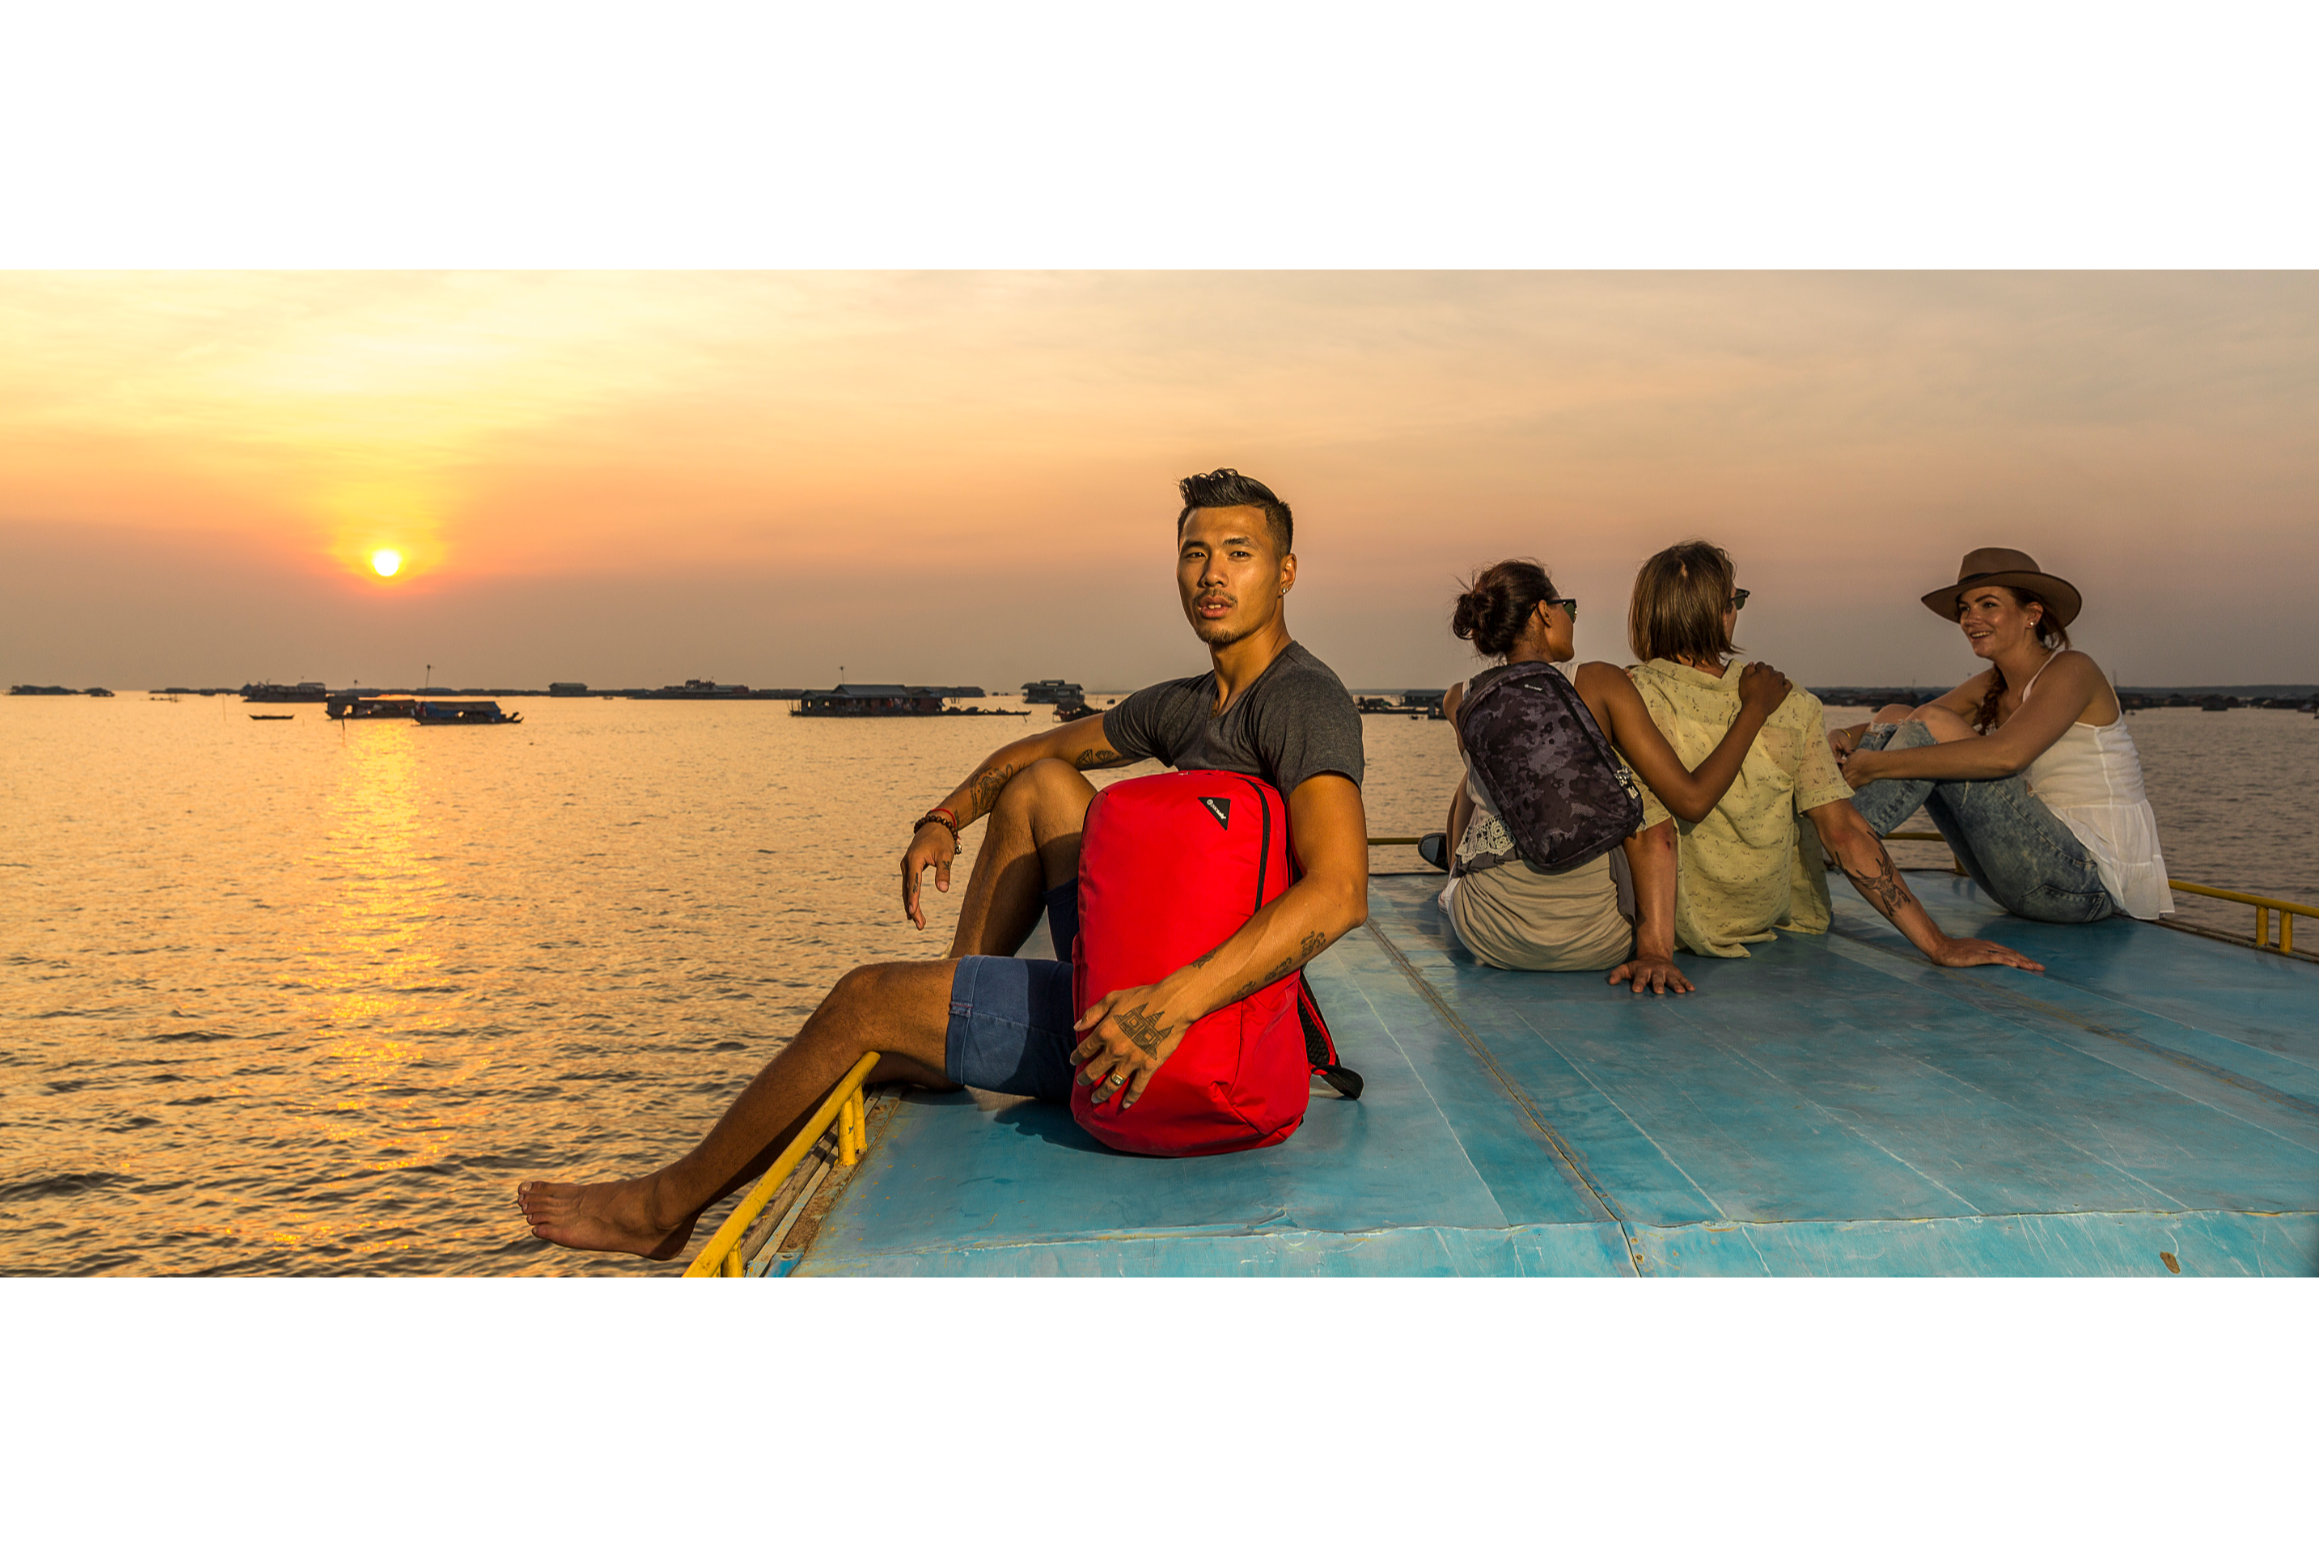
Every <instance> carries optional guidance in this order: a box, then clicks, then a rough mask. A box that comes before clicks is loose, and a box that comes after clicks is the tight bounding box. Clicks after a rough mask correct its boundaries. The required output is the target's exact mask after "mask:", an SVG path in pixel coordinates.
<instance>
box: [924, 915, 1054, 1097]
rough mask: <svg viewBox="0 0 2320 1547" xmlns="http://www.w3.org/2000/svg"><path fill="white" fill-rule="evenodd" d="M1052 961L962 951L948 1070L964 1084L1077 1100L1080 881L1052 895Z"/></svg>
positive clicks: (946, 1036)
mask: <svg viewBox="0 0 2320 1547" xmlns="http://www.w3.org/2000/svg"><path fill="white" fill-rule="evenodd" d="M1046 903H1047V935H1048V938H1049V939H1050V940H1052V941H1054V942H1055V956H1056V959H1055V960H1054V961H1038V960H1035V959H1031V958H1027V957H1022V956H962V957H960V958H959V964H958V967H957V969H956V970H955V971H954V972H953V973H952V975H951V1019H950V1025H949V1027H948V1028H947V1029H946V1030H945V1031H944V1033H943V1073H944V1074H945V1075H946V1076H948V1077H949V1078H950V1079H952V1080H955V1081H956V1082H958V1083H959V1084H961V1085H972V1086H974V1087H975V1088H976V1089H977V1090H995V1091H999V1092H1001V1093H1003V1094H1006V1095H1010V1096H1036V1097H1038V1098H1039V1099H1040V1100H1041V1101H1055V1102H1063V1101H1069V1100H1070V1099H1071V1075H1072V1068H1071V1050H1072V1049H1073V1048H1074V1047H1076V1046H1078V1045H1079V1040H1080V1039H1079V1036H1078V1034H1077V1033H1075V1032H1074V1031H1073V1030H1072V1029H1071V1023H1072V1022H1073V1021H1074V1020H1076V1019H1078V1017H1077V1016H1075V1015H1074V1014H1073V1013H1072V1008H1071V946H1072V942H1073V940H1075V939H1076V938H1078V935H1079V884H1078V883H1077V882H1073V883H1071V884H1069V885H1066V886H1059V887H1057V888H1056V889H1055V890H1054V891H1052V892H1049V893H1048V894H1047V897H1046Z"/></svg>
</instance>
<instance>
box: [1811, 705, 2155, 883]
mask: <svg viewBox="0 0 2320 1547" xmlns="http://www.w3.org/2000/svg"><path fill="white" fill-rule="evenodd" d="M1933 744H1934V736H1933V732H1932V731H1930V730H1928V729H1927V728H1926V727H1925V725H1924V724H1923V723H1922V722H1920V721H1917V720H1904V721H1903V722H1902V723H1901V724H1899V725H1872V726H1871V727H1869V730H1868V732H1867V734H1865V735H1864V736H1862V738H1861V750H1863V751H1865V752H1874V751H1893V752H1898V751H1900V750H1902V749H1903V748H1905V747H1930V746H1932V745H1933ZM1920 806H1922V807H1924V808H1925V813H1926V815H1928V816H1930V817H1932V818H1933V825H1934V826H1936V827H1938V828H1940V829H1941V835H1942V837H1944V838H1946V839H1948V840H1949V846H1950V848H1951V849H1952V850H1953V851H1955V853H1956V854H1957V857H1958V862H1959V863H1960V864H1962V865H1964V866H1965V867H1966V874H1967V875H1969V876H1972V877H1973V878H1974V884H1975V885H1976V886H1978V887H1980V888H1981V889H1982V890H1983V891H1984V892H1986V893H1988V894H1989V895H1990V897H1991V898H1992V899H1993V900H1995V901H1996V902H1997V904H1998V906H2000V907H2001V908H2004V909H2005V910H2006V911H2007V912H2008V913H2013V914H2019V915H2020V916H2021V917H2023V918H2026V919H2038V920H2040V921H2041V922H2044V923H2048V924H2091V923H2093V922H2094V921H2095V920H2096V919H2104V918H2109V917H2110V916H2111V915H2112V914H2114V913H2116V912H2118V911H2119V909H2118V904H2116V903H2114V902H2113V901H2111V894H2110V892H2109V890H2108V889H2106V888H2105V887H2104V886H2103V882H2102V872H2101V871H2100V870H2098V869H2096V868H2095V863H2094V859H2093V857H2092V856H2091V855H2089V854H2088V853H2087V852H2086V845H2085V844H2083V843H2080V842H2079V841H2078V835H2077V834H2076V833H2074V832H2072V831H2071V830H2070V829H2069V828H2068V827H2067V826H2065V825H2064V824H2063V821H2062V818H2060V817H2058V816H2056V815H2055V814H2054V813H2053V812H2052V811H2049V810H2048V809H2046V802H2044V801H2042V800H2040V799H2039V798H2038V797H2037V796H2035V795H2033V794H2031V793H2030V786H2029V785H2028V784H2026V783H2024V782H2023V780H2022V776H2021V775H2020V774H2011V775H2009V776H2007V777H2006V778H2003V779H1879V780H1877V781H1876V782H1875V783H1873V784H1869V785H1865V786H1864V787H1862V788H1861V789H1858V790H1856V791H1854V792H1853V809H1854V810H1856V811H1858V812H1860V813H1861V819H1862V820H1863V821H1865V822H1867V823H1868V824H1869V828H1870V830H1871V831H1872V832H1874V833H1876V834H1877V836H1878V837H1880V838H1882V837H1884V836H1885V835H1886V834H1887V833H1889V832H1891V831H1893V829H1894V828H1896V827H1899V826H1900V825H1901V824H1902V823H1903V822H1906V821H1908V820H1909V818H1910V817H1911V816H1912V815H1913V814H1915V812H1916V811H1917V809H1918V808H1919V807H1920Z"/></svg>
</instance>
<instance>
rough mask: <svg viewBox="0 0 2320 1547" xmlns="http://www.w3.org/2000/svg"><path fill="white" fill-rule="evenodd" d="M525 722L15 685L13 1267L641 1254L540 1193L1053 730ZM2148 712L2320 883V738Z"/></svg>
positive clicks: (2191, 786)
mask: <svg viewBox="0 0 2320 1547" xmlns="http://www.w3.org/2000/svg"><path fill="white" fill-rule="evenodd" d="M1099 701H1100V699H1099ZM987 702H988V703H989V704H991V705H992V706H994V707H1018V704H1017V701H1016V700H1013V699H993V700H988V701H987ZM519 705H520V707H521V709H522V711H523V714H524V723H523V724H521V725H519V726H509V727H493V728H442V729H435V728H427V729H422V728H419V727H415V726H412V725H410V724H408V723H400V722H393V721H378V722H371V723H367V724H350V725H339V724H334V723H331V722H329V721H327V720H326V719H325V718H324V716H323V714H322V711H321V707H320V706H319V705H298V706H295V711H294V712H295V718H293V719H291V720H287V721H277V722H259V721H253V720H251V719H250V718H249V717H248V714H249V710H248V709H247V708H246V707H245V706H244V705H243V704H242V703H240V702H239V701H238V700H229V699H200V698H189V699H185V700H182V701H180V702H177V703H166V702H159V701H151V700H147V699H146V698H144V697H143V696H142V695H134V694H124V695H122V696H121V697H118V698H114V699H110V700H104V699H87V698H62V699H42V698H0V748H5V751H4V752H0V1028H4V1030H5V1039H4V1041H0V1271H4V1272H8V1273H18V1274H22V1273H63V1274H97V1273H131V1274H151V1273H257V1274H345V1273H393V1274H445V1273H490V1274H527V1273H556V1274H629V1273H634V1272H637V1271H639V1270H640V1269H639V1265H637V1264H635V1263H634V1262H632V1261H630V1260H627V1259H613V1258H605V1257H595V1256H589V1255H583V1254H574V1253H566V1252H562V1251H558V1250H556V1249H554V1248H551V1247H548V1246H546V1245H545V1244H544V1243H541V1242H537V1241H534V1240H533V1239H532V1238H531V1237H530V1236H529V1235H528V1234H527V1233H526V1232H525V1230H524V1227H523V1224H522V1221H521V1219H520V1217H519V1216H518V1215H517V1214H516V1213H515V1211H514V1208H513V1206H512V1203H511V1195H512V1189H513V1186H514V1184H515V1182H516V1181H517V1180H518V1179H520V1178H522V1177H525V1176H535V1175H562V1176H569V1177H575V1178H579V1179H587V1178H592V1177H602V1176H611V1175H618V1174H624V1173H628V1172H633V1171H638V1170H643V1169H646V1168H649V1167H651V1166H655V1165H658V1164H661V1163H662V1162H664V1161H666V1160H668V1159H669V1158H671V1157H672V1156H673V1155H674V1154H675V1153H677V1152H679V1151H680V1150H681V1149H682V1148H683V1147H684V1146H685V1145H686V1144H689V1143H690V1142H691V1141H692V1139H693V1138H694V1137H696V1136H697V1135H698V1134H699V1133H700V1132H701V1130H703V1129H704V1128H705V1127H706V1126H707V1125H708V1124H709V1123H710V1122H711V1121H712V1120H713V1119H714V1118H715V1117H716V1115H717V1113H718V1112H719V1111H721V1110H722V1109H723V1107H724V1105H725V1103H726V1101H727V1100H729V1099H730V1097H731V1096H732V1094H733V1093H734V1092H735V1091H736V1090H737V1089H738V1088H739V1087H740V1086H741V1085H742V1084H743V1083H745V1082H746V1081H747V1079H748V1078H749V1076H750V1075H751V1074H752V1073H754V1072H755V1071H756V1069H757V1067H758V1065H759V1064H760V1063H761V1062H763V1060H764V1059H765V1058H766V1057H767V1056H768V1055H769V1054H770V1053H771V1052H772V1051H773V1049H774V1048H776V1047H777V1046H779V1045H780V1043H781V1042H782V1040H783V1039H785V1038H786V1037H787V1036H788V1035H789V1034H790V1033H791V1032H792V1031H793V1030H794V1029H795V1028H796V1026H797V1024H798V1023H799V1021H800V1020H802V1019H803V1018H804V1016H805V1014H806V1013H807V1012H808V1011H809V1010H810V1009H811V1008H812V1007H813V1005H814V1004H815V1003H816V1002H817V1001H818V1000H819V999H820V997H821V995H822V993H823V992H824V991H825V990H826V989H827V987H828V985H829V984H830V982H831V981H832V979H834V978H835V977H836V976H837V974H838V973H839V972H841V971H842V970H844V969H845V968H846V967H848V966H850V965H852V964H854V963H855V962H858V961H864V960H872V959H878V958H888V959H892V958H931V957H936V956H940V955H941V954H942V952H943V949H944V946H945V944H946V943H947V941H948V938H949V928H950V925H951V923H952V921H953V920H954V919H955V917H956V915H955V912H954V911H953V909H952V907H951V904H950V902H949V900H948V899H946V898H940V897H936V898H935V899H934V901H935V908H934V910H933V911H932V912H931V915H930V916H931V919H932V922H933V925H934V927H932V928H930V929H929V930H928V931H927V932H926V933H925V934H923V935H922V934H920V933H918V932H917V931H915V930H913V929H912V928H911V927H910V926H909V925H908V924H907V923H906V922H904V921H903V920H902V917H901V911H900V907H899V897H898V879H897V874H898V873H897V870H896V862H897V860H898V858H899V856H900V853H901V850H902V847H903V845H904V844H905V843H906V842H907V841H908V838H909V823H910V820H911V819H912V817H914V816H915V815H917V814H918V813H919V812H921V811H923V810H924V809H925V808H926V807H927V806H928V805H930V804H932V803H933V802H934V801H936V800H938V799H940V798H941V796H942V795H943V794H944V793H946V792H947V791H948V790H949V788H950V787H951V786H952V784H953V783H955V782H956V780H957V779H959V778H960V777H962V776H963V775H964V774H965V773H966V772H967V771H968V770H969V769H970V768H971V767H972V766H973V765H974V764H975V762H976V761H978V760H979V759H980V758H981V757H982V756H983V754H984V753H985V752H987V751H988V750H989V749H990V748H991V747H993V746H995V745H997V744H999V743H1000V742H1003V741H1005V740H1008V739H1010V738H1012V737H1014V736H1016V735H1020V734H1022V733H1023V732H1024V731H1025V730H1026V729H1027V728H1031V727H1039V726H1045V725H1048V724H1051V723H1053V722H1052V721H1051V720H1050V719H1049V717H1048V716H1049V711H1047V710H1046V709H1044V708H1037V709H1034V710H1033V712H1032V716H1031V717H1030V718H1027V719H1012V718H1010V719H985V718H955V719H945V720H941V721H934V722H911V721H896V720H884V721H865V722H860V723H846V722H841V721H830V720H801V719H793V718H792V717H791V716H790V715H789V713H788V712H787V706H785V705H782V704H778V703H764V702H760V703H745V704H713V703H650V702H645V703H636V702H628V701H621V700H595V699H559V700H549V699H525V700H520V701H510V706H511V707H515V706H519ZM275 712H282V711H281V710H276V711H275ZM1856 717H1857V716H1854V715H1850V714H1848V713H1846V712H1843V711H1832V712H1831V715H1830V719H1831V722H1832V723H1845V722H1847V721H1849V720H1850V719H1853V718H1856ZM2131 726H2132V729H2133V732H2134V735H2135V739H2136V742H2137V744H2138V746H2139V747H2140V748H2141V750H2142V754H2143V758H2144V766H2145V771H2146V775H2147V778H2148V781H2149V784H2150V787H2151V794H2152V799H2153V803H2154V805H2155V806H2156V807H2157V810H2158V813H2159V821H2160V830H2161V836H2162V839H2163V841H2164V843H2165V846H2166V851H2167V857H2168V862H2169V866H2170V868H2171V870H2172V871H2173V873H2174V874H2175V875H2177V876H2178V877H2179V878H2182V879H2185V880H2196V881H2207V882H2212V883H2216V884H2224V885H2235V886H2244V887H2248V888H2250V889H2253V890H2256V891H2260V892H2267V893H2270V894H2273V895H2276V896H2283V897H2290V898H2296V899H2299V900H2304V901H2311V900H2312V899H2313V898H2314V895H2315V868H2316V863H2315V833H2316V818H2320V811H2316V801H2315V780H2314V756H2315V740H2314V724H2313V721H2312V719H2311V718H2310V717H2309V716H2305V715H2300V714H2291V713H2285V712H2276V711H2262V710H2236V711H2232V712H2230V713H2228V714H2203V713H2201V712H2199V711H2197V710H2155V711H2147V712H2144V713H2142V714H2138V715H2136V716H2134V717H2133V719H2132V721H2131ZM1364 731H1365V734H1366V736H1367V742H1368V755H1369V758H1370V769H1371V772H1370V780H1369V785H1368V790H1367V800H1368V807H1369V812H1370V826H1371V831H1372V832H1373V833H1378V834H1386V833H1413V832H1418V831H1422V830H1425V829H1428V828H1432V827H1436V826H1439V825H1440V821H1441V813H1442V810H1443V807H1444V805H1445V804H1446V802H1447V797H1448V792H1449V789H1450V784H1451V780H1452V778H1453V776H1454V770H1455V767H1456V754H1455V751H1454V749H1453V747H1452V744H1451V741H1450V735H1449V730H1448V727H1447V726H1445V725H1443V724H1441V723H1440V722H1429V721H1423V720H1411V719H1404V718H1401V717H1386V716H1372V717H1368V718H1366V719H1365V720H1364ZM1143 771H1151V769H1150V768H1149V767H1147V768H1146V769H1145V770H1143ZM975 837H976V834H975V832H973V831H970V833H969V835H968V840H969V841H968V844H967V850H966V857H970V858H971V856H972V854H973V852H974V847H975V843H974V840H975ZM1412 863H1413V861H1412V858H1411V856H1410V855H1409V853H1408V851H1406V850H1380V851H1378V863H1377V868H1378V869H1380V870H1392V869H1407V868H1411V866H1412ZM2216 919H2217V921H2218V922H2220V923H2222V924H2224V925H2225V926H2226V927H2232V928H2239V927H2243V926H2244V924H2245V923H2246V921H2247V912H2246V910H2245V909H2237V908H2229V907H2223V906H2222V905H2216ZM643 1271H649V1272H655V1273H665V1272H672V1271H674V1269H673V1268H662V1267H652V1268H648V1269H644V1270H643Z"/></svg>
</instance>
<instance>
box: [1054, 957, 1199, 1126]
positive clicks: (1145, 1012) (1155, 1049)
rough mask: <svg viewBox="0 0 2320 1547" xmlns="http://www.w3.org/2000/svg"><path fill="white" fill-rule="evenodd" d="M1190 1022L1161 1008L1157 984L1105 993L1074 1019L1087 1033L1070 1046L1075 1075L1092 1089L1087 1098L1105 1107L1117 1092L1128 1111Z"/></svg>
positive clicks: (1076, 1024) (1080, 1081) (1074, 1025)
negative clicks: (1177, 1019)
mask: <svg viewBox="0 0 2320 1547" xmlns="http://www.w3.org/2000/svg"><path fill="white" fill-rule="evenodd" d="M1191 1026H1192V1022H1190V1021H1183V1022H1177V1021H1175V1020H1174V1019H1173V1018H1172V1017H1170V1016H1169V1015H1168V1014H1167V1012H1165V1011H1163V1010H1162V1009H1161V1008H1160V990H1159V988H1158V987H1157V986H1153V987H1146V988H1123V989H1119V990H1116V991H1115V992H1113V993H1109V994H1106V995H1104V997H1103V998H1101V999H1099V1000H1097V1001H1096V1002H1095V1003H1094V1004H1091V1005H1089V1006H1088V1007H1087V1013H1086V1014H1085V1015H1082V1016H1081V1017H1080V1018H1079V1019H1078V1020H1076V1021H1074V1022H1072V1027H1071V1029H1072V1030H1074V1031H1084V1032H1086V1033H1087V1035H1086V1036H1085V1037H1084V1038H1082V1039H1081V1041H1080V1044H1079V1046H1077V1047H1075V1048H1073V1049H1072V1050H1071V1061H1072V1062H1073V1063H1075V1064H1077V1065H1078V1066H1079V1073H1078V1074H1076V1075H1074V1076H1072V1078H1073V1079H1075V1080H1077V1081H1078V1082H1079V1083H1080V1084H1081V1085H1084V1086H1087V1087H1089V1089H1088V1100H1089V1101H1090V1102H1091V1103H1093V1104H1094V1105H1096V1106H1099V1107H1100V1106H1102V1105H1103V1104H1104V1103H1105V1102H1107V1101H1109V1100H1111V1099H1112V1098H1113V1097H1114V1096H1118V1097H1119V1098H1120V1110H1121V1111H1123V1112H1125V1111H1126V1110H1127V1109H1128V1108H1130V1107H1132V1106H1134V1105H1135V1104H1136V1098H1137V1097H1138V1096H1141V1095H1143V1094H1144V1087H1145V1086H1146V1085H1149V1084H1150V1083H1151V1082H1152V1071H1153V1070H1155V1069H1157V1068H1159V1067H1160V1066H1161V1065H1162V1064H1164V1063H1166V1062H1167V1061H1168V1055H1169V1054H1171V1053H1173V1052H1175V1051H1176V1048H1177V1045H1178V1044H1179V1043H1181V1042H1183V1040H1184V1033H1185V1032H1186V1031H1188V1030H1189V1029H1191Z"/></svg>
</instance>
